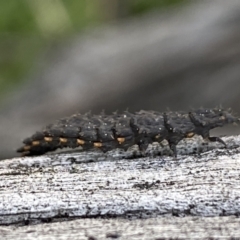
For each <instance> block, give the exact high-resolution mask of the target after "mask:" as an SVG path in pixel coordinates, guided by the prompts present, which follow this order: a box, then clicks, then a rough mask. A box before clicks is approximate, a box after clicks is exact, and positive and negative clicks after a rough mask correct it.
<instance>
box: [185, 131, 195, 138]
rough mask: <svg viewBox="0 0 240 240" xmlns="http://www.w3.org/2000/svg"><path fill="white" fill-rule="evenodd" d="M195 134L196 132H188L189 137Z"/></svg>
mask: <svg viewBox="0 0 240 240" xmlns="http://www.w3.org/2000/svg"><path fill="white" fill-rule="evenodd" d="M194 135H195V133H194V132H190V133H187V138H192V137H193V136H194Z"/></svg>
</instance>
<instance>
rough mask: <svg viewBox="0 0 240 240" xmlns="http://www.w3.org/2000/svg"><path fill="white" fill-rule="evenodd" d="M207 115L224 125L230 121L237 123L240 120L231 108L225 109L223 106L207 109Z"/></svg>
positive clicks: (216, 122) (217, 124)
mask: <svg viewBox="0 0 240 240" xmlns="http://www.w3.org/2000/svg"><path fill="white" fill-rule="evenodd" d="M204 115H205V117H207V118H209V120H211V121H214V122H215V124H216V127H217V126H223V125H225V124H228V123H235V122H238V121H239V118H237V117H235V116H234V115H233V114H232V111H231V109H228V110H224V109H221V108H214V109H205V113H204Z"/></svg>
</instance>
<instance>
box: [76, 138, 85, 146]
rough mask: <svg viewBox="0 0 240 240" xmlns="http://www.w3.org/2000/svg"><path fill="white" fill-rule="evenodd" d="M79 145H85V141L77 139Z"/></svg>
mask: <svg viewBox="0 0 240 240" xmlns="http://www.w3.org/2000/svg"><path fill="white" fill-rule="evenodd" d="M77 143H78V144H80V145H83V144H85V141H83V140H82V139H77Z"/></svg>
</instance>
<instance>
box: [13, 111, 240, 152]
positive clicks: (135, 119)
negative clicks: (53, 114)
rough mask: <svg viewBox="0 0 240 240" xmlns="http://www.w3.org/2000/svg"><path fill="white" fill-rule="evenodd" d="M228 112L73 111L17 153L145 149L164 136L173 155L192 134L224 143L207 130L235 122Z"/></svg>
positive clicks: (29, 139) (39, 133) (33, 138)
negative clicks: (133, 147) (93, 112)
mask: <svg viewBox="0 0 240 240" xmlns="http://www.w3.org/2000/svg"><path fill="white" fill-rule="evenodd" d="M238 121H239V118H236V117H234V116H233V115H232V114H231V112H230V111H226V110H223V109H218V108H215V109H203V108H201V109H198V110H193V111H191V112H167V113H159V112H154V111H143V110H142V111H140V112H137V113H135V114H132V113H129V112H124V113H123V114H118V113H113V114H111V115H105V114H103V115H92V114H89V113H88V114H84V115H81V114H75V115H73V116H71V117H68V118H64V119H60V120H59V121H57V122H56V123H54V124H51V125H48V126H47V127H46V128H45V129H44V130H43V131H41V132H36V133H35V134H34V135H32V136H31V137H30V138H26V139H25V140H24V141H23V143H24V144H25V145H24V146H23V147H21V148H19V149H18V150H17V152H20V153H22V154H23V155H24V156H31V155H41V154H44V153H46V152H49V151H54V150H56V149H58V148H64V147H70V148H76V147H79V146H81V147H82V148H83V150H88V149H90V148H94V147H95V148H99V149H102V150H103V151H104V152H105V151H108V150H112V149H114V148H124V149H127V148H129V147H130V146H132V145H134V144H137V145H138V146H139V148H140V150H141V151H143V152H144V151H145V150H146V148H147V146H148V144H150V143H152V142H161V141H163V140H164V139H166V140H167V141H168V143H169V146H170V148H171V150H172V151H173V154H174V155H175V156H176V155H177V151H176V145H177V144H178V142H179V141H180V140H182V139H183V138H191V137H193V136H194V135H195V134H197V135H201V136H202V137H203V138H204V139H207V140H209V141H212V142H220V143H221V144H223V145H224V146H226V144H225V142H224V141H223V140H222V139H221V138H218V137H210V136H209V131H210V130H211V129H213V128H216V127H221V126H223V125H225V124H227V123H234V122H238Z"/></svg>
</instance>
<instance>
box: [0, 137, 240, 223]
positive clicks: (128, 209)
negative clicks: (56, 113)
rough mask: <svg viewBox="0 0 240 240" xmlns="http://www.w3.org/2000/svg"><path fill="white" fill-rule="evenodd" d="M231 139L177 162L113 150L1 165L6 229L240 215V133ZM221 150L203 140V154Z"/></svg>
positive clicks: (0, 207) (0, 206)
mask: <svg viewBox="0 0 240 240" xmlns="http://www.w3.org/2000/svg"><path fill="white" fill-rule="evenodd" d="M224 140H225V141H226V143H227V144H228V147H229V149H227V150H226V149H220V148H217V149H215V150H212V151H209V152H205V153H199V155H179V156H178V159H175V158H173V157H171V156H170V157H169V156H165V155H164V156H159V157H150V156H148V157H140V158H136V159H123V158H124V154H125V153H123V152H119V151H112V152H108V153H100V152H74V153H61V154H52V155H43V156H38V157H25V158H15V159H10V160H4V161H1V162H0V189H1V191H0V224H11V223H19V222H26V221H27V222H31V221H34V220H44V219H55V218H62V217H70V218H71V217H131V218H133V217H137V218H139V217H150V216H158V215H171V216H189V215H190V216H229V215H239V213H240V199H239V196H240V188H239V185H240V178H239V171H240V167H239V166H240V165H239V163H240V157H239V156H240V153H239V150H240V148H239V147H238V146H240V136H237V137H227V138H224ZM188 141H190V142H189V143H188ZM192 142H193V140H187V141H186V142H182V144H180V145H179V148H180V149H182V154H183V153H188V154H189V153H190V152H191V151H193V149H194V148H192V146H193V145H192ZM194 146H195V145H194ZM215 147H220V145H219V144H217V143H209V144H206V143H204V144H203V145H201V147H200V148H199V150H200V151H205V150H206V149H207V148H208V149H209V148H215ZM184 149H185V152H184V151H183V150H184ZM127 156H128V157H129V155H127ZM125 157H126V155H125Z"/></svg>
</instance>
